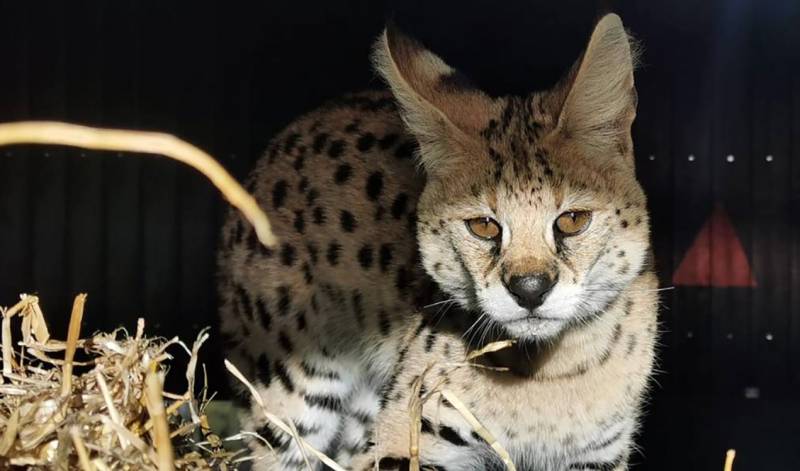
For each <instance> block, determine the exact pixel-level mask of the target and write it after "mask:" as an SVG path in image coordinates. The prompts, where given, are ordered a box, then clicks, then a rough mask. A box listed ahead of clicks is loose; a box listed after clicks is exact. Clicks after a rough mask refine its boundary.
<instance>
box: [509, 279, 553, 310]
mask: <svg viewBox="0 0 800 471" xmlns="http://www.w3.org/2000/svg"><path fill="white" fill-rule="evenodd" d="M556 281H557V279H554V278H552V277H551V276H550V275H547V274H545V273H537V274H533V275H521V276H519V275H517V276H512V277H511V278H510V279H509V280H508V283H506V288H507V289H508V291H509V292H510V293H511V294H512V295H513V296H514V297H515V298H516V300H517V304H519V305H520V306H522V307H524V308H526V309H534V308H537V307H539V306H541V305H542V303H543V302H544V299H545V298H546V297H547V293H549V292H550V290H551V289H553V286H554V285H555V284H556Z"/></svg>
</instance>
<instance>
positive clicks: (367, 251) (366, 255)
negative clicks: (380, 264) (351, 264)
mask: <svg viewBox="0 0 800 471" xmlns="http://www.w3.org/2000/svg"><path fill="white" fill-rule="evenodd" d="M358 263H359V264H360V265H361V268H363V269H364V270H369V268H370V267H371V266H372V246H371V245H369V244H367V245H364V246H363V247H361V249H360V250H359V251H358Z"/></svg>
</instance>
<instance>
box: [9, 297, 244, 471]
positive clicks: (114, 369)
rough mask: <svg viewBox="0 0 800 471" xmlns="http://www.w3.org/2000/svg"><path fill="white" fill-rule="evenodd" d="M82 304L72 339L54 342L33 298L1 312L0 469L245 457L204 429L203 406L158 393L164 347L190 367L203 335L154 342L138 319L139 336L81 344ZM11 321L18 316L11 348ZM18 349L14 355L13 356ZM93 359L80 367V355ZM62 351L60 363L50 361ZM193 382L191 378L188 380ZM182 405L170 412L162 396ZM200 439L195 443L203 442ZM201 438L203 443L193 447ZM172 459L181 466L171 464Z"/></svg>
mask: <svg viewBox="0 0 800 471" xmlns="http://www.w3.org/2000/svg"><path fill="white" fill-rule="evenodd" d="M85 300H86V298H85V296H84V295H79V296H78V297H77V298H76V299H75V303H74V305H73V310H72V317H71V318H70V326H69V332H68V335H67V341H66V342H63V341H57V340H54V339H51V338H50V334H49V332H48V330H47V327H46V325H45V323H44V316H43V314H42V312H41V309H40V307H39V300H38V298H36V297H35V296H25V295H23V296H21V301H20V302H19V303H17V304H15V305H14V306H13V307H11V308H8V309H3V308H0V311H1V312H2V314H3V321H4V326H5V327H6V329H5V332H4V333H3V337H2V342H3V344H2V351H3V374H2V379H3V382H2V384H0V469H8V468H9V467H13V466H20V467H25V468H26V469H52V468H58V469H69V470H82V471H88V470H99V471H104V470H111V469H136V470H153V471H155V470H172V469H212V468H216V467H218V468H220V469H223V468H225V469H227V467H231V468H232V467H234V465H233V463H234V460H236V459H241V457H240V456H239V453H230V452H227V451H225V450H224V449H223V448H222V446H221V445H222V440H221V439H219V438H218V437H216V438H215V436H214V435H213V434H211V433H210V431H209V430H208V421H207V419H206V418H205V416H204V415H203V410H204V408H205V405H206V404H205V399H203V400H202V401H198V399H196V398H195V396H194V394H193V392H194V388H193V387H192V388H190V389H189V390H188V391H187V392H186V393H184V394H170V393H168V392H165V391H163V390H162V381H161V374H162V373H161V372H162V371H164V370H165V368H166V367H165V365H164V362H166V361H168V360H170V359H171V355H170V354H169V353H167V352H166V349H167V348H169V347H170V346H171V345H181V346H182V347H183V348H184V350H185V351H187V352H188V354H189V356H190V361H189V365H190V368H192V369H194V368H196V365H197V355H198V351H199V348H200V346H201V345H202V343H203V342H204V341H205V339H206V338H207V335H208V334H206V333H205V332H203V333H201V335H200V337H198V339H197V341H195V344H194V348H192V349H191V350H189V349H188V348H186V347H185V345H182V344H181V343H180V342H179V341H178V340H177V339H172V340H169V341H165V340H163V339H149V338H147V337H145V336H144V335H143V332H144V323H143V321H141V320H140V321H139V323H138V325H137V331H136V336H135V337H130V336H128V335H127V334H125V333H124V331H123V330H122V329H117V330H116V331H114V332H111V333H98V334H95V335H94V336H92V337H90V338H84V339H80V338H79V333H80V321H81V317H82V313H83V306H84V303H85ZM13 317H21V318H22V321H21V322H20V323H19V325H20V326H21V328H22V335H21V340H19V339H18V340H17V343H16V344H15V343H14V339H13V338H12V331H11V325H12V324H11V320H12V318H13ZM17 347H18V348H17ZM79 349H80V350H82V353H83V354H84V355H85V356H87V357H88V360H87V361H83V362H78V361H75V355H76V353H77V352H76V350H79ZM60 351H64V352H65V354H64V360H56V359H53V358H50V357H49V356H48V353H52V352H60ZM15 358H16V359H17V360H15ZM185 376H186V378H187V379H189V378H191V380H192V383H194V377H195V373H194V372H188V371H187V372H186V373H185ZM168 397H173V398H178V400H177V401H176V402H175V403H173V404H170V405H168V406H166V407H165V405H164V401H165V398H168ZM186 404H192V405H193V410H194V413H193V414H195V415H196V416H197V420H196V421H195V420H188V421H186V420H183V419H181V418H180V416H179V415H178V409H179V408H180V407H181V405H186ZM198 434H199V435H198ZM195 436H202V437H203V441H202V442H197V441H195V438H194V437H195ZM173 455H175V458H173Z"/></svg>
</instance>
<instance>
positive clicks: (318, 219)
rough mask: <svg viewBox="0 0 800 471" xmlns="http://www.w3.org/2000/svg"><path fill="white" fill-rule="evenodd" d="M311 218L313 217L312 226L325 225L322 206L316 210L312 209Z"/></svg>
mask: <svg viewBox="0 0 800 471" xmlns="http://www.w3.org/2000/svg"><path fill="white" fill-rule="evenodd" d="M313 217H314V224H317V225H320V224H325V221H326V220H327V218H326V217H325V210H324V209H323V208H322V206H317V207H316V208H314V213H313Z"/></svg>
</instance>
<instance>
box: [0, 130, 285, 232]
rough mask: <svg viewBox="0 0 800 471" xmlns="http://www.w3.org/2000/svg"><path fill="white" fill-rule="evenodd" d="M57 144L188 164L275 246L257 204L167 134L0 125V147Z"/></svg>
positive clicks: (205, 158) (209, 161) (213, 164)
mask: <svg viewBox="0 0 800 471" xmlns="http://www.w3.org/2000/svg"><path fill="white" fill-rule="evenodd" d="M10 144H58V145H67V146H74V147H83V148H85V149H96V150H112V151H125V152H141V153H146V154H160V155H165V156H167V157H169V158H171V159H175V160H178V161H180V162H183V163H185V164H187V165H190V166H192V167H194V168H195V169H197V170H198V171H199V172H201V173H202V174H203V175H205V176H206V178H208V179H209V180H210V181H211V183H213V184H214V185H215V186H216V187H217V188H218V189H219V190H220V191H221V192H222V194H223V195H225V197H226V198H227V199H228V201H229V202H230V203H231V204H232V205H233V206H235V207H237V208H239V210H240V211H241V212H242V214H244V216H245V217H246V218H247V220H248V221H250V223H251V224H252V225H253V227H254V228H255V230H256V235H257V236H258V240H259V241H261V243H262V244H264V245H267V246H274V245H275V244H276V243H277V239H276V238H275V235H274V234H273V233H272V229H271V227H270V224H269V219H267V216H266V214H264V211H262V210H261V208H259V207H258V203H257V202H256V200H255V198H253V197H252V196H251V195H250V194H249V193H248V192H247V191H245V189H244V188H242V187H241V185H239V183H238V182H237V181H236V180H235V179H234V178H233V177H232V176H231V175H230V174H229V173H228V172H227V171H226V170H225V169H224V168H223V167H222V165H220V164H219V162H217V161H216V160H214V158H213V157H211V156H210V155H208V154H207V153H206V152H203V151H202V150H200V149H198V148H197V147H195V146H193V145H191V144H189V143H188V142H186V141H182V140H180V139H178V138H177V137H175V136H172V135H170V134H164V133H158V132H145V131H129V130H122V129H100V128H92V127H88V126H78V125H76V124H68V123H60V122H55V121H21V122H17V123H2V124H0V146H3V145H10Z"/></svg>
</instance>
